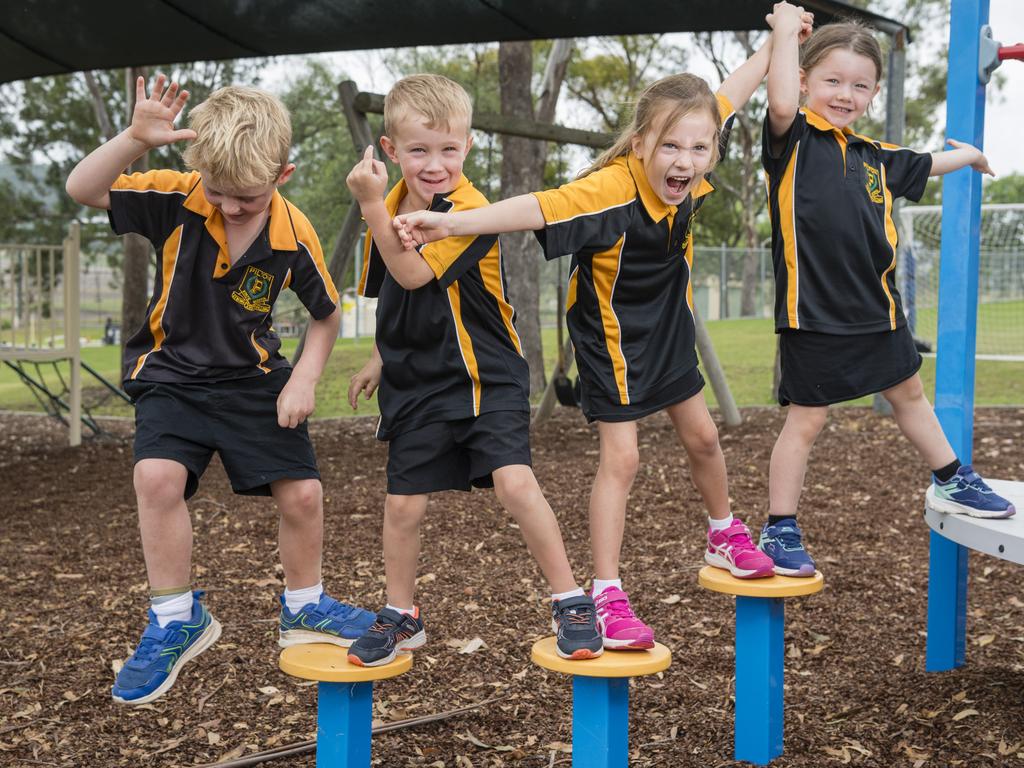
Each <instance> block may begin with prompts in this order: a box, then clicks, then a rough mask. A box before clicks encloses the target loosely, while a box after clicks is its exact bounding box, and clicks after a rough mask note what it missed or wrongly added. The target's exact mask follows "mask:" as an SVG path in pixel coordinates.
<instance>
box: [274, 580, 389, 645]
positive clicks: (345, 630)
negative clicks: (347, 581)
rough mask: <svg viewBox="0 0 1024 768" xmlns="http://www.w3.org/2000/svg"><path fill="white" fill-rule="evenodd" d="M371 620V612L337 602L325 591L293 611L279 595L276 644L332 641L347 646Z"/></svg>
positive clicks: (371, 622)
mask: <svg viewBox="0 0 1024 768" xmlns="http://www.w3.org/2000/svg"><path fill="white" fill-rule="evenodd" d="M371 624H373V614H372V613H370V612H369V611H364V610H363V609H362V608H357V607H356V606H354V605H347V604H345V603H339V602H338V601H337V600H335V599H334V598H333V597H330V596H329V595H328V594H327V593H326V592H323V593H321V595H320V600H319V602H316V603H306V604H305V605H304V606H302V609H301V610H300V611H299V612H298V613H292V612H291V611H289V610H288V606H287V605H285V603H284V596H283V595H282V596H281V626H280V634H279V636H278V640H277V644H278V645H279V646H281V647H282V648H287V647H288V646H289V645H301V644H303V643H333V644H334V645H340V646H341V647H342V648H348V647H349V646H350V645H352V643H353V642H355V641H356V640H357V639H358V638H359V637H360V636H361V635H362V634H363V633H364V632H365V631H366V630H368V629H369V628H370V625H371Z"/></svg>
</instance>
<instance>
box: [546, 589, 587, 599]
mask: <svg viewBox="0 0 1024 768" xmlns="http://www.w3.org/2000/svg"><path fill="white" fill-rule="evenodd" d="M584 594H586V593H585V592H584V591H583V588H582V587H576V589H570V590H569V591H568V592H552V593H551V599H552V601H555V602H557V601H559V600H568V599H569V598H570V597H582V596H583V595H584Z"/></svg>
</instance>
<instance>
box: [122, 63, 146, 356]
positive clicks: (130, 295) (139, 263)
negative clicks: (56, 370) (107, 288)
mask: <svg viewBox="0 0 1024 768" xmlns="http://www.w3.org/2000/svg"><path fill="white" fill-rule="evenodd" d="M140 75H141V76H143V77H145V71H144V70H142V69H137V68H130V69H126V70H125V80H126V83H125V85H126V87H127V90H128V121H129V122H130V121H131V117H132V112H133V111H134V110H135V78H136V77H138V76H140ZM128 170H129V172H132V173H134V172H143V171H147V170H149V153H146V154H144V155H143V156H142V157H140V158H139V159H138V160H136V161H135V162H134V163H132V165H131V167H130V168H129V169H128ZM152 251H153V249H152V246H151V245H150V243H149V241H148V240H147V239H146V238H144V237H142V236H140V235H126V236H125V238H124V264H123V268H122V273H123V277H124V282H123V283H122V285H121V353H122V357H123V355H124V345H125V342H126V341H127V340H128V338H129V337H130V336H132V335H133V334H134V333H135V332H136V331H137V330H138V329H139V327H140V326H141V325H142V324H143V323H144V322H145V320H146V304H147V301H148V298H149V260H150V254H151V253H152Z"/></svg>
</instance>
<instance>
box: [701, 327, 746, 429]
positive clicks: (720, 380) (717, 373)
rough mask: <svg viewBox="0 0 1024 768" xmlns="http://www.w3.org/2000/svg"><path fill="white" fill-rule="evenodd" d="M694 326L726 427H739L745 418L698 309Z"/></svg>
mask: <svg viewBox="0 0 1024 768" xmlns="http://www.w3.org/2000/svg"><path fill="white" fill-rule="evenodd" d="M693 325H694V328H695V329H696V333H697V352H699V353H700V359H701V362H702V363H704V372H705V373H707V375H708V381H709V382H710V383H711V389H712V390H713V391H714V393H715V399H717V400H718V407H719V408H720V409H721V410H722V418H723V419H724V420H725V426H727V427H738V426H739V425H740V424H741V423H742V422H743V417H742V416H740V411H739V408H737V407H736V401H735V400H734V399H733V397H732V392H731V391H730V390H729V382H727V381H726V380H725V371H724V370H722V364H721V363H720V362H719V361H718V355H717V354H715V347H714V345H713V344H712V343H711V336H710V335H709V334H708V329H707V326H705V325H704V320H703V319H702V318H701V316H700V313H699V312H698V311H697V308H696V307H694V309H693Z"/></svg>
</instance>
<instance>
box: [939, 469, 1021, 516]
mask: <svg viewBox="0 0 1024 768" xmlns="http://www.w3.org/2000/svg"><path fill="white" fill-rule="evenodd" d="M932 482H933V483H934V486H933V487H934V488H935V493H934V496H933V498H932V500H931V506H932V507H933V508H934V509H936V510H937V511H939V512H947V513H949V514H954V515H956V514H959V515H970V516H971V517H986V518H995V519H1002V518H1006V517H1013V516H1014V514H1016V512H1017V510H1016V509H1015V508H1014V506H1013V504H1011V503H1010V502H1009V501H1007V500H1006V499H1004V498H1003V497H1002V496H1000V495H999V494H997V493H996V492H995V491H993V490H992V489H991V488H989V487H988V484H987V483H986V482H985V481H984V480H982V479H981V475H979V474H978V473H977V472H975V471H974V468H973V467H971V465H970V464H964V465H963V466H961V467H960V469H958V470H957V471H956V474H955V475H953V476H952V477H951V478H950V479H949V482H946V483H940V482H939V480H938V478H936V477H935V476H934V475H933V476H932Z"/></svg>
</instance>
